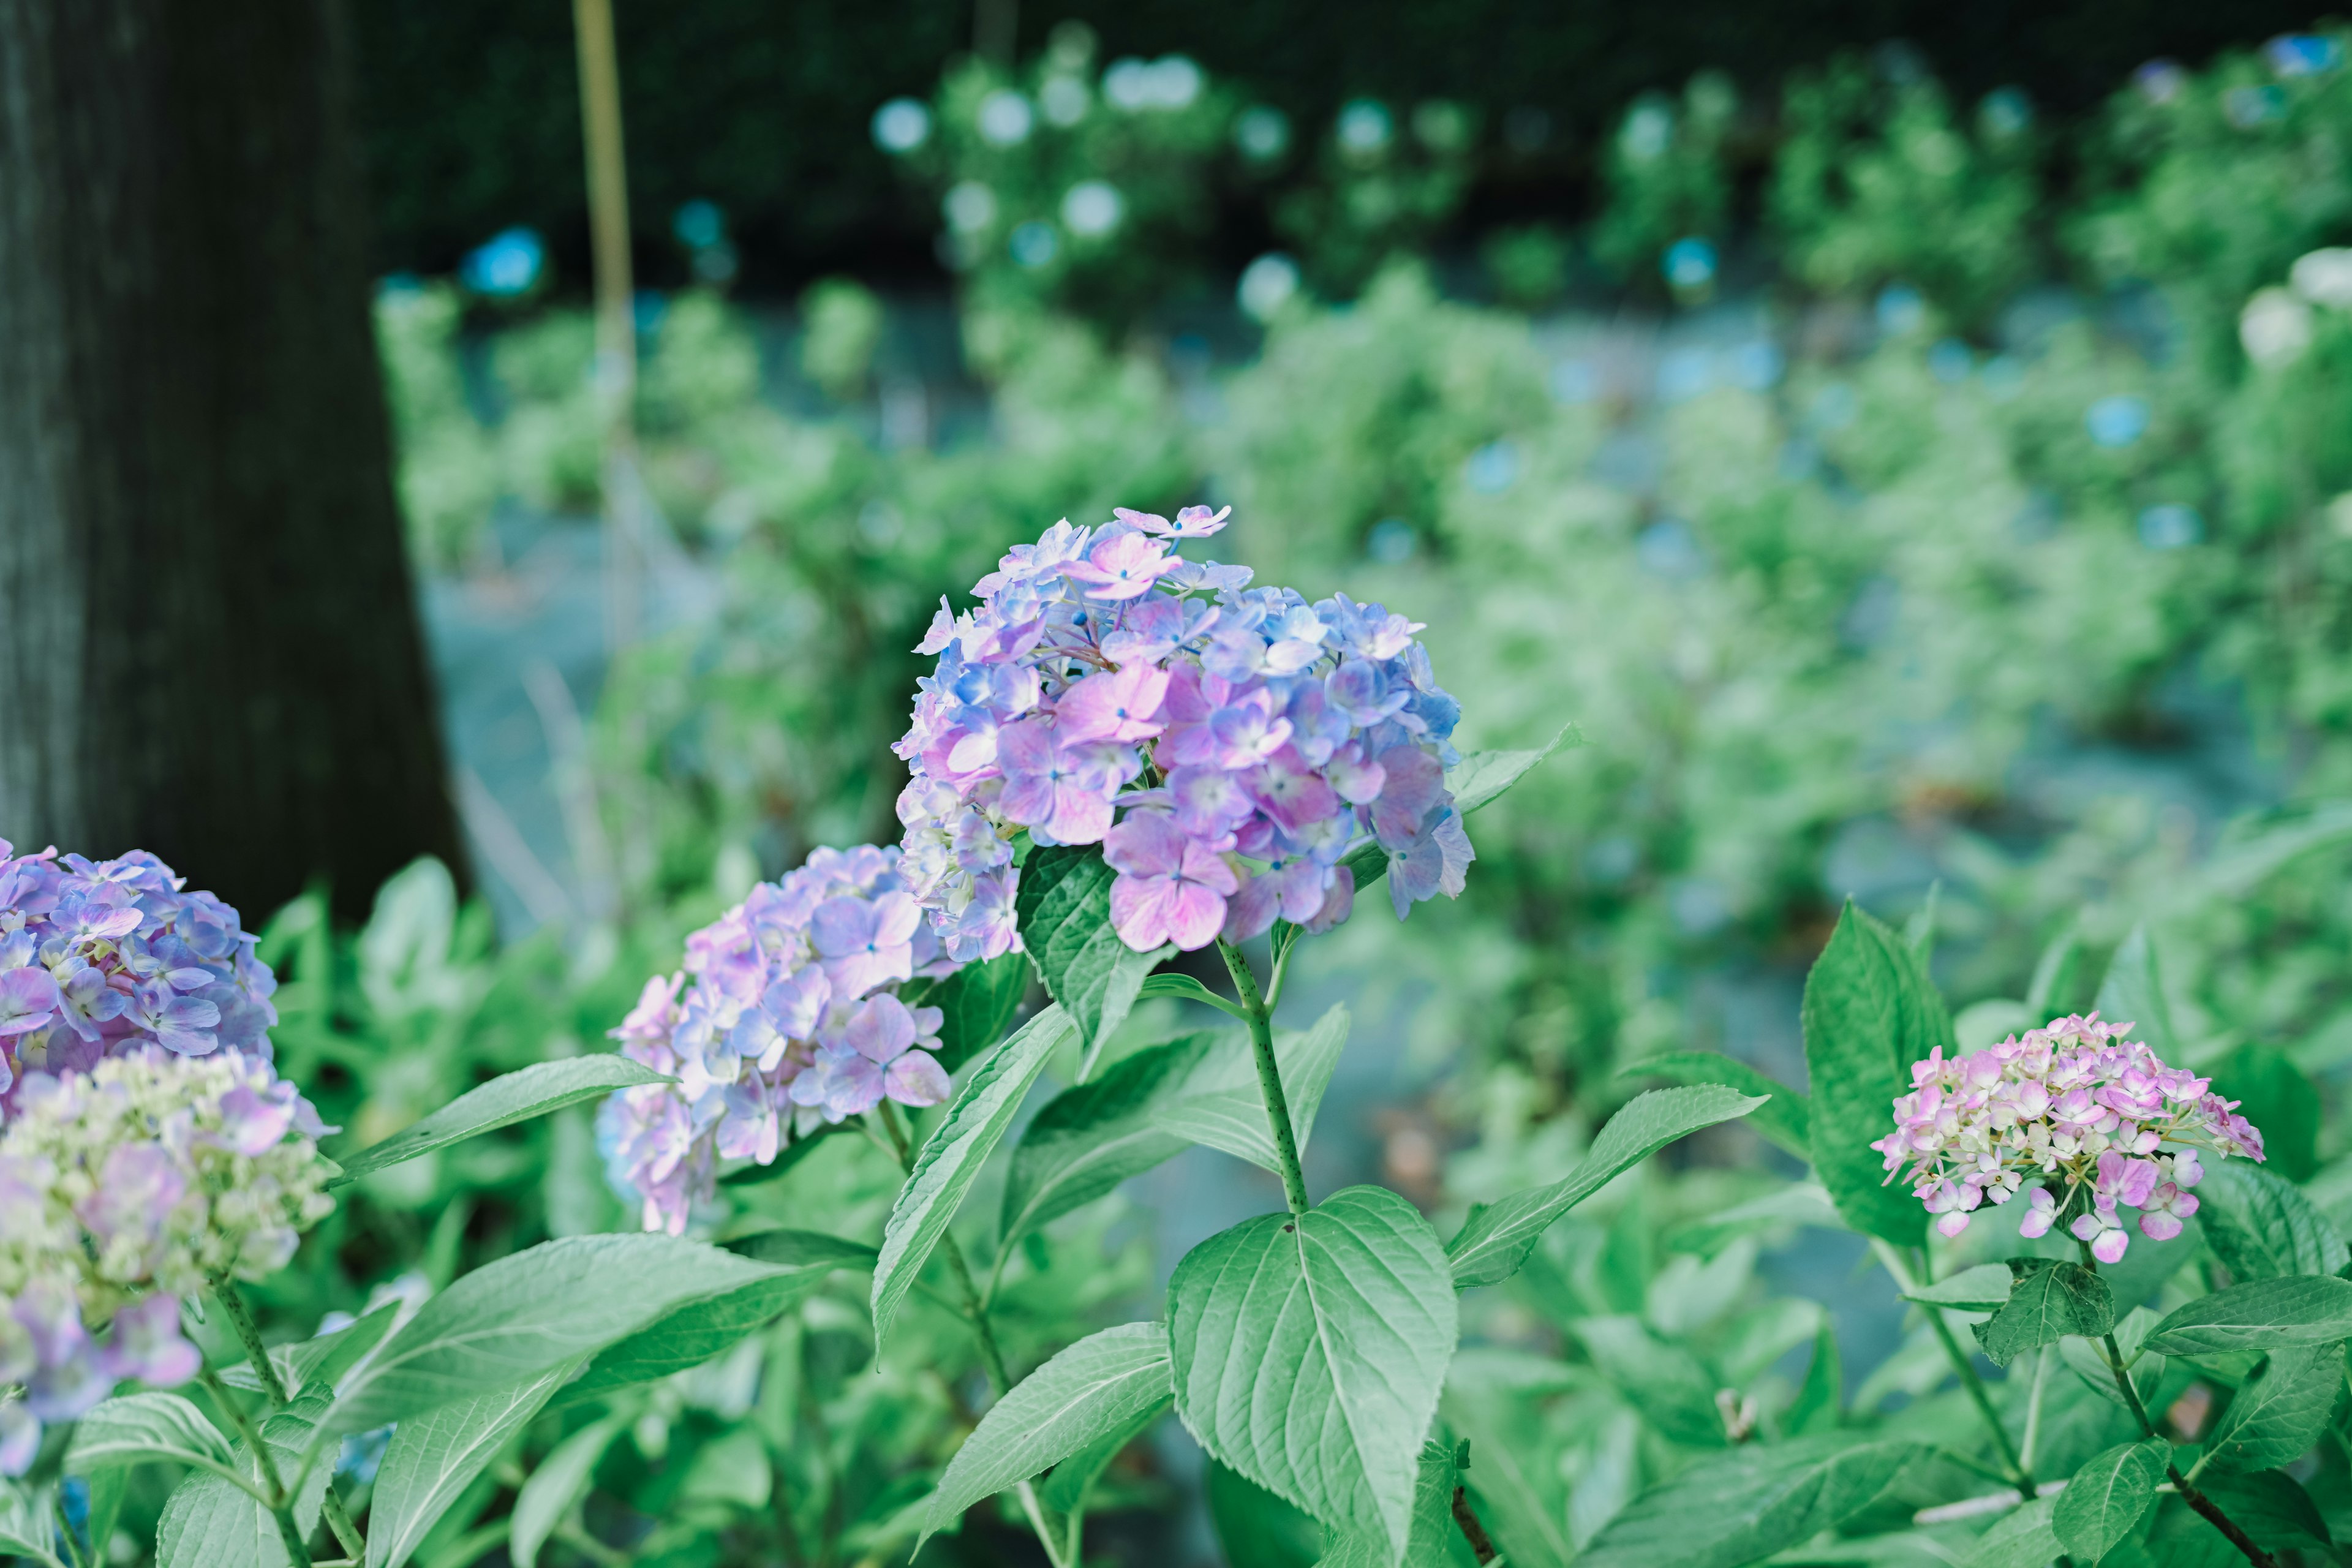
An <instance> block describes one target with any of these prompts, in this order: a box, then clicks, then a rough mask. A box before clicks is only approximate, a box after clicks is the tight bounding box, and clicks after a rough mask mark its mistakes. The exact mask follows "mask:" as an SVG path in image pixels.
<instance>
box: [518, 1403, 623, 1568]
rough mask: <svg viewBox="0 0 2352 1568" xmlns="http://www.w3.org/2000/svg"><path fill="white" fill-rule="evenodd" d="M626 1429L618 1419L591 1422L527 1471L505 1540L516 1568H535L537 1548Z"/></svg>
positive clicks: (577, 1498) (585, 1485)
mask: <svg viewBox="0 0 2352 1568" xmlns="http://www.w3.org/2000/svg"><path fill="white" fill-rule="evenodd" d="M627 1425H628V1421H627V1418H626V1417H625V1416H622V1415H607V1416H605V1417H604V1419H603V1420H601V1421H593V1422H591V1423H589V1424H588V1425H587V1426H583V1427H582V1428H580V1430H579V1431H577V1432H574V1433H572V1435H571V1436H568V1437H566V1438H564V1439H563V1441H562V1442H561V1443H558V1444H557V1445H556V1446H555V1447H553V1448H551V1449H550V1450H549V1451H548V1455H547V1458H544V1459H541V1461H540V1462H539V1468H537V1469H535V1470H533V1471H531V1473H530V1479H528V1480H526V1481H524V1482H523V1484H522V1490H521V1491H520V1492H519V1493H517V1494H516V1496H515V1505H514V1516H513V1526H512V1532H511V1533H510V1534H509V1536H508V1538H507V1555H508V1557H509V1558H510V1559H512V1561H513V1563H514V1565H515V1568H538V1563H539V1549H540V1548H541V1547H542V1546H544V1545H546V1544H547V1538H548V1537H549V1536H550V1535H551V1534H553V1533H554V1531H555V1527H556V1525H557V1523H558V1522H559V1521H562V1518H563V1516H564V1515H565V1514H566V1513H569V1512H570V1511H571V1510H572V1504H573V1503H575V1502H577V1501H579V1500H580V1494H581V1493H583V1492H584V1491H586V1490H587V1489H588V1481H589V1478H590V1477H592V1476H593V1475H594V1474H595V1471H596V1462H597V1461H598V1460H599V1459H602V1458H604V1450H605V1449H606V1448H608V1447H611V1446H612V1442H613V1439H614V1437H616V1436H619V1435H620V1433H621V1429H622V1428H623V1427H624V1426H627Z"/></svg>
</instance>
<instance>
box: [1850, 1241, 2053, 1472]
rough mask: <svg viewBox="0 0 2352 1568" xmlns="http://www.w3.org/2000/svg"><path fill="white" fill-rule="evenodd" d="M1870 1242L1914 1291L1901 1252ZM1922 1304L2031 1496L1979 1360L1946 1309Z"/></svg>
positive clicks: (1903, 1286) (1907, 1290) (1901, 1284)
mask: <svg viewBox="0 0 2352 1568" xmlns="http://www.w3.org/2000/svg"><path fill="white" fill-rule="evenodd" d="M1870 1245H1871V1247H1872V1248H1873V1250H1874V1251H1875V1252H1877V1254H1878V1260H1879V1262H1880V1263H1882V1264H1884V1265H1885V1268H1886V1271H1887V1273H1889V1274H1891V1275H1893V1276H1894V1277H1895V1287H1896V1289H1900V1290H1901V1291H1902V1292H1903V1293H1904V1294H1905V1295H1906V1296H1907V1295H1910V1294H1912V1292H1913V1291H1914V1290H1915V1289H1916V1286H1915V1285H1914V1283H1913V1279H1912V1274H1911V1271H1910V1270H1909V1269H1908V1268H1905V1267H1904V1264H1903V1257H1902V1254H1900V1253H1898V1252H1896V1251H1895V1248H1893V1247H1889V1246H1888V1245H1887V1244H1886V1243H1885V1242H1883V1241H1875V1240H1874V1241H1873V1242H1872V1243H1871V1244H1870ZM1919 1262H1920V1269H1919V1272H1920V1273H1921V1274H1923V1275H1924V1274H1925V1273H1926V1272H1927V1267H1926V1265H1927V1259H1926V1258H1920V1260H1919ZM1920 1305H1921V1306H1922V1307H1923V1308H1924V1309H1925V1310H1926V1311H1927V1325H1928V1327H1930V1328H1932V1329H1934V1330H1935V1331H1936V1338H1937V1341H1939V1342H1941V1343H1942V1344H1943V1347H1944V1354H1945V1356H1946V1358H1947V1359H1948V1360H1949V1361H1950V1362H1951V1363H1952V1370H1953V1371H1954V1372H1956V1373H1958V1374H1959V1378H1960V1386H1961V1387H1962V1388H1965V1389H1967V1390H1968V1391H1969V1399H1970V1400H1971V1401H1972V1402H1973V1403H1974V1404H1975V1405H1976V1407H1977V1414H1979V1415H1982V1416H1983V1417H1984V1424H1985V1426H1986V1427H1987V1428H1988V1429H1989V1430H1990V1432H1991V1433H1992V1440H1993V1445H1994V1447H1998V1448H1999V1449H2000V1461H2001V1463H2002V1464H2003V1465H2004V1466H2006V1467H2007V1468H2008V1472H2009V1475H2008V1479H2009V1480H2010V1482H2011V1484H2012V1485H2014V1486H2015V1487H2016V1488H2017V1494H2018V1496H2020V1497H2024V1498H2030V1497H2032V1496H2033V1495H2034V1489H2033V1472H2032V1470H2031V1469H2029V1468H2026V1464H2025V1461H2024V1458H2023V1457H2022V1456H2021V1455H2020V1454H2019V1453H2018V1451H2017V1445H2016V1444H2015V1443H2013V1442H2011V1440H2010V1436H2009V1428H2008V1427H2007V1426H2003V1425H2001V1419H2000V1412H1999V1411H1997V1410H1995V1409H1994V1408H1993V1407H1992V1395H1991V1394H1990V1393H1988V1392H1987V1391H1986V1389H1985V1384H1984V1379H1983V1378H1981V1377H1979V1376H1978V1375H1977V1368H1976V1363H1975V1362H1974V1361H1972V1360H1971V1359H1969V1353H1968V1352H1966V1351H1964V1350H1962V1349H1961V1348H1960V1342H1959V1341H1958V1339H1957V1338H1955V1337H1954V1335H1953V1333H1952V1325H1951V1324H1949V1323H1948V1322H1946V1321H1944V1310H1943V1309H1942V1308H1941V1307H1933V1306H1927V1303H1925V1302H1922V1303H1920Z"/></svg>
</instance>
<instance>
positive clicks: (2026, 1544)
mask: <svg viewBox="0 0 2352 1568" xmlns="http://www.w3.org/2000/svg"><path fill="white" fill-rule="evenodd" d="M2057 1503H2058V1500H2057V1499H2056V1498H2046V1497H2045V1498H2036V1499H2035V1500H2033V1501H2032V1502H2030V1503H2027V1504H2026V1505H2025V1506H2024V1507H2023V1508H2021V1509H2018V1510H2014V1511H2012V1512H2010V1513H2007V1514H2004V1515H2002V1516H2001V1518H2000V1519H1999V1520H1998V1521H1995V1522H1994V1524H1993V1526H1992V1528H1991V1529H1990V1530H1988V1531H1985V1532H1984V1533H1983V1534H1982V1535H1979V1536H1978V1537H1977V1543H1976V1546H1975V1548H1974V1549H1973V1550H1971V1551H1970V1552H1969V1554H1968V1557H1967V1558H1966V1559H1965V1560H1964V1568H2050V1563H2052V1562H2053V1561H2054V1560H2055V1559H2056V1558H2057V1556H2058V1555H2059V1552H2060V1551H2061V1550H2062V1548H2061V1547H2060V1546H2059V1544H2058V1527H2057V1524H2056V1522H2055V1516H2056V1514H2057V1511H2058V1510H2057Z"/></svg>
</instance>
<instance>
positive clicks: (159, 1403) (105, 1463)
mask: <svg viewBox="0 0 2352 1568" xmlns="http://www.w3.org/2000/svg"><path fill="white" fill-rule="evenodd" d="M149 1460H163V1461H164V1462H166V1463H170V1464H175V1465H194V1466H195V1467H196V1468H199V1469H207V1470H216V1471H219V1472H221V1473H222V1474H224V1475H226V1474H230V1473H232V1472H231V1471H230V1469H229V1440H228V1439H227V1438H226V1437H225V1436H222V1435H221V1433H220V1429H219V1428H218V1427H216V1426H214V1425H213V1424H212V1422H211V1421H209V1420H208V1419H206V1418H205V1413H204V1412H203V1411H201V1410H199V1409H197V1408H196V1407H195V1406H194V1405H192V1404H190V1403H189V1402H188V1401H187V1400H185V1399H183V1398H181V1397H180V1396H179V1395H178V1394H165V1393H163V1392H161V1391H160V1390H151V1391H147V1392H143V1393H140V1394H124V1395H123V1396H122V1397H121V1398H120V1399H110V1400H108V1401H106V1402H105V1403H104V1404H103V1405H98V1406H97V1407H96V1408H94V1409H92V1410H91V1411H90V1412H89V1414H88V1415H84V1416H83V1417H82V1418H81V1419H80V1420H79V1422H77V1423H75V1425H74V1429H73V1443H72V1446H71V1447H68V1448H67V1450H66V1469H67V1471H68V1473H70V1474H73V1475H77V1476H89V1475H95V1474H97V1473H98V1472H99V1471H100V1470H104V1469H110V1468H114V1467H116V1466H118V1465H137V1464H144V1463H146V1462H147V1461H149Z"/></svg>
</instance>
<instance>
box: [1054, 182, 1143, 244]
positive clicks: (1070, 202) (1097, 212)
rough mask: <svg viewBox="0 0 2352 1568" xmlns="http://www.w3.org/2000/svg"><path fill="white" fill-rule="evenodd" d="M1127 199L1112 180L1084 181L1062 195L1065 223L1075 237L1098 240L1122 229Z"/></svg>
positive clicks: (1063, 221) (1063, 222) (1063, 219)
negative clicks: (1118, 228)
mask: <svg viewBox="0 0 2352 1568" xmlns="http://www.w3.org/2000/svg"><path fill="white" fill-rule="evenodd" d="M1126 213H1127V199H1126V198H1125V197H1123V196H1121V195H1119V194H1118V186H1116V185H1114V184H1110V182H1108V180H1080V181H1079V182H1078V183H1077V184H1075V185H1072V186H1071V187H1070V188H1069V189H1068V190H1067V191H1066V192H1064V193H1063V195H1062V224H1063V226H1064V227H1066V228H1067V229H1068V230H1069V231H1070V232H1071V233H1072V234H1075V235H1077V236H1080V237H1083V238H1087V239H1096V238H1099V237H1102V236H1104V235H1106V234H1108V233H1109V232H1110V231H1111V230H1113V229H1115V228H1117V227H1118V220H1119V219H1120V218H1121V217H1123V216H1126Z"/></svg>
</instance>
